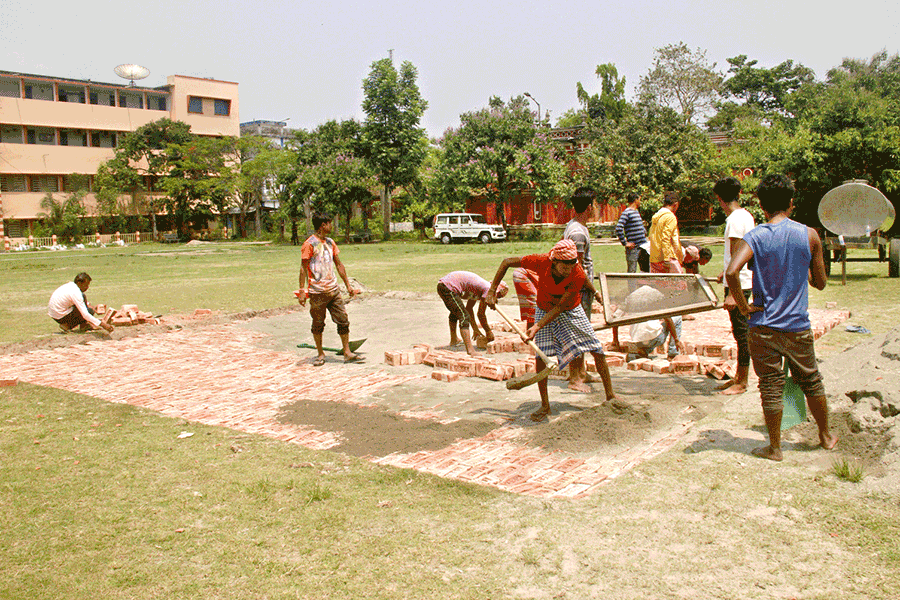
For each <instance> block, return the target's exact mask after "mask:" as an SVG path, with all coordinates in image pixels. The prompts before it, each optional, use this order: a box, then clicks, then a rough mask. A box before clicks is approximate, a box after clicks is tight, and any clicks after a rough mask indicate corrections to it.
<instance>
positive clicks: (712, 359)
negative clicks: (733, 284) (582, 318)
mask: <svg viewBox="0 0 900 600" xmlns="http://www.w3.org/2000/svg"><path fill="white" fill-rule="evenodd" d="M830 308H831V307H829V309H828V310H824V311H823V310H816V309H812V310H810V317H811V319H812V324H813V335H814V336H815V338H816V339H818V338H820V337H822V336H823V335H825V333H827V332H828V331H830V330H831V329H833V328H834V327H835V326H837V325H838V324H839V323H841V322H842V321H844V320H846V319H848V318H849V317H850V313H849V312H847V311H835V310H831V309H830ZM518 324H519V327H520V328H521V329H524V328H525V325H524V323H522V322H518ZM490 326H491V330H492V331H493V332H494V337H495V339H494V341H492V342H488V344H487V345H486V348H485V352H486V353H487V354H512V353H516V354H527V355H529V356H527V357H521V356H519V357H516V358H509V359H505V360H499V359H492V358H488V357H484V356H474V357H473V356H469V355H468V354H466V353H464V352H449V351H440V350H435V349H434V348H432V347H431V346H430V345H428V344H417V345H415V346H413V349H412V350H398V351H388V352H385V354H384V361H385V363H387V364H389V365H392V366H400V365H414V364H426V365H428V366H432V367H434V372H433V373H432V377H433V378H434V379H437V380H440V381H456V380H458V379H459V378H460V377H483V378H485V379H492V380H495V381H503V380H506V379H510V378H512V377H518V376H520V375H523V374H525V373H532V372H534V370H535V365H534V358H533V355H534V350H532V349H531V346H529V345H528V344H527V343H525V342H523V341H522V340H521V338H520V337H519V336H518V335H517V334H511V332H512V331H513V328H512V327H511V326H510V325H509V324H507V323H506V322H502V321H501V322H495V323H491V324H490ZM628 330H629V328H628V327H623V328H621V330H620V332H619V335H620V339H619V344H620V345H618V346H617V345H615V344H613V343H612V341H611V337H612V331H611V330H610V329H604V330H600V331H598V332H597V335H598V337H599V339H600V340H601V341H602V342H604V343H603V346H604V350H605V355H606V364H607V365H608V366H609V367H627V368H628V370H631V371H641V370H643V371H648V372H651V373H658V374H661V375H662V374H674V375H708V376H709V377H713V378H715V379H725V378H726V377H730V378H733V377H734V375H735V369H736V368H737V346H736V345H735V342H734V338H733V337H732V335H731V324H730V321H729V320H728V313H726V312H725V311H724V310H717V311H710V312H705V313H700V314H698V315H694V316H693V317H688V318H686V319H685V321H684V324H683V330H682V336H681V337H682V340H683V341H684V345H685V354H683V355H679V356H676V357H674V358H673V359H672V360H666V352H667V349H666V348H665V347H663V346H660V347H658V348H655V349H654V351H653V354H651V357H649V358H639V359H637V360H633V361H631V362H629V363H626V362H625V353H626V351H627V343H628V341H629V338H628ZM585 365H586V366H587V369H588V370H589V371H596V370H597V367H596V365H594V364H593V360H592V359H588V360H585ZM560 374H563V375H564V374H565V370H563V372H562V373H560Z"/></svg>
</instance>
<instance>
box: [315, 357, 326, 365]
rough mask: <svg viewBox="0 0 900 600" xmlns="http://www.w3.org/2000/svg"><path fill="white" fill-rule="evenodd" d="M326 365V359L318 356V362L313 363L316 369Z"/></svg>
mask: <svg viewBox="0 0 900 600" xmlns="http://www.w3.org/2000/svg"><path fill="white" fill-rule="evenodd" d="M324 364H325V357H324V356H317V357H316V360H314V361H313V366H314V367H321V366H322V365H324Z"/></svg>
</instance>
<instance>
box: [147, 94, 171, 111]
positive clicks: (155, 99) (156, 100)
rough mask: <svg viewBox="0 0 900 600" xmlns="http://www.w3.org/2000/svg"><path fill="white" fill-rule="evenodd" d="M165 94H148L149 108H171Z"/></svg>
mask: <svg viewBox="0 0 900 600" xmlns="http://www.w3.org/2000/svg"><path fill="white" fill-rule="evenodd" d="M168 104H169V103H168V102H167V99H166V97H165V96H150V95H148V96H147V108H149V109H150V110H169V109H168V108H167V107H168Z"/></svg>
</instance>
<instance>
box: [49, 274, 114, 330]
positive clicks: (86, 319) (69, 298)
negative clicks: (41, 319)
mask: <svg viewBox="0 0 900 600" xmlns="http://www.w3.org/2000/svg"><path fill="white" fill-rule="evenodd" d="M89 287H91V276H90V275H88V274H87V273H79V274H78V275H76V276H75V281H70V282H69V283H65V284H63V285H61V286H59V287H58V288H56V291H55V292H53V295H52V296H50V304H49V305H48V306H47V314H48V315H49V316H50V318H51V319H53V320H54V321H56V322H57V323H59V328H60V330H61V331H62V332H63V333H69V332H70V331H72V330H73V329H75V328H76V327H78V328H79V330H80V331H88V330H89V329H100V328H103V329H105V330H106V331H112V330H113V326H112V325H110V324H109V323H104V322H103V321H101V320H100V319H98V318H97V317H95V316H94V309H93V308H91V307H90V306H89V305H88V303H87V298H86V297H85V295H84V293H85V292H86V291H88V288H89Z"/></svg>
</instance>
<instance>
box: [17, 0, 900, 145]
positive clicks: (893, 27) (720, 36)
mask: <svg viewBox="0 0 900 600" xmlns="http://www.w3.org/2000/svg"><path fill="white" fill-rule="evenodd" d="M828 6H829V5H828V3H821V4H818V3H810V2H807V1H803V2H801V1H799V0H781V1H766V0H751V1H744V2H738V1H735V0H715V1H712V0H694V1H692V2H681V1H678V0H675V1H673V0H668V1H665V2H664V1H661V0H633V1H632V2H623V1H621V0H616V1H610V0H594V1H586V0H569V1H567V2H561V1H558V0H557V1H555V2H541V3H537V2H533V1H531V0H518V1H515V2H513V1H509V0H479V1H462V2H440V1H438V2H427V1H422V0H417V1H407V0H392V1H381V0H372V1H370V2H358V1H348V2H341V1H340V0H336V1H334V2H321V1H319V2H309V1H307V0H294V1H281V0H276V1H273V2H258V3H250V2H236V1H234V0H192V1H190V2H185V1H183V0H181V1H178V2H173V1H171V0H156V1H152V2H151V1H149V0H144V1H142V2H133V1H132V0H121V1H118V2H108V1H107V2H102V1H99V0H81V1H76V2H61V1H59V0H44V1H42V2H36V1H35V0H27V1H25V0H2V1H0V49H2V59H0V70H4V71H17V72H23V73H31V74H37V75H45V76H50V77H69V78H75V79H91V80H93V81H99V82H109V83H122V82H123V80H121V79H119V78H118V76H116V75H115V74H114V72H113V69H114V68H115V66H116V65H119V64H123V63H136V64H139V65H143V66H145V67H147V68H148V69H149V70H150V76H149V77H148V78H147V79H145V80H143V81H142V82H140V84H142V85H145V86H148V87H156V86H159V85H164V84H165V83H166V77H167V76H168V75H175V74H178V75H189V76H194V77H211V78H214V79H221V80H225V81H233V82H237V83H238V84H239V94H240V108H239V111H240V112H239V118H240V120H241V122H246V121H253V120H258V119H262V120H274V121H281V120H286V119H289V120H288V125H289V126H290V127H293V128H304V129H312V128H314V127H316V126H317V125H319V124H320V123H323V122H325V121H327V120H329V119H349V118H355V119H358V120H360V121H362V120H364V119H365V114H364V113H363V111H362V108H361V105H362V100H363V92H362V81H363V80H364V79H365V78H366V76H367V75H368V74H369V72H370V70H371V66H372V63H373V62H375V61H377V60H379V59H382V58H385V57H387V56H389V52H391V51H392V55H393V58H394V61H395V64H396V65H397V66H398V67H399V65H400V63H402V62H404V61H409V62H411V63H412V64H413V65H414V66H415V67H416V69H417V70H418V74H419V78H418V85H419V89H420V92H421V94H422V96H423V97H424V98H425V100H426V101H427V102H428V110H427V111H426V112H425V115H424V116H423V118H422V123H421V124H422V126H423V127H424V128H425V129H426V131H427V132H428V135H429V136H431V137H439V136H441V135H442V134H443V132H444V131H445V130H446V129H447V128H449V127H456V126H458V125H459V116H460V115H461V114H462V113H465V112H468V111H474V110H479V109H481V108H484V107H485V106H487V104H488V100H489V99H490V98H491V97H492V96H499V97H501V98H503V99H508V98H510V97H512V96H517V95H520V94H522V93H524V92H529V93H530V94H531V96H532V97H533V98H534V100H535V101H536V103H539V104H540V109H541V112H542V113H544V112H546V111H548V110H549V111H550V118H551V121H552V122H554V123H555V121H556V119H557V118H558V117H559V116H561V115H562V114H563V113H564V112H565V111H566V110H568V109H570V108H575V107H577V106H578V99H577V96H576V91H575V90H576V85H577V83H578V82H581V83H582V85H583V86H584V87H585V89H586V90H587V91H588V92H589V93H592V94H593V93H596V92H598V91H599V85H598V84H599V82H598V80H597V77H596V74H595V70H596V67H597V65H599V64H603V63H613V64H615V66H616V68H617V69H618V71H619V75H620V76H624V77H625V79H626V95H627V96H628V97H629V98H633V97H634V94H635V88H636V87H637V85H638V83H639V81H640V78H641V77H643V76H644V75H646V74H647V72H648V71H649V70H650V68H651V64H652V61H653V56H654V51H655V49H656V48H661V47H663V46H666V45H669V44H677V43H679V42H684V43H685V44H687V45H688V47H690V48H691V49H692V50H698V49H699V50H702V51H704V52H705V53H706V58H707V60H708V61H709V63H715V65H716V69H718V70H720V71H721V72H723V73H724V72H725V71H726V70H727V66H728V64H727V62H726V58H729V57H733V56H737V55H740V54H745V55H747V56H748V57H749V58H750V59H756V60H758V61H759V66H762V67H772V66H775V65H776V64H778V63H781V62H783V61H785V60H787V59H792V60H794V61H795V62H799V63H802V64H804V65H806V66H807V67H810V68H812V69H813V70H814V71H815V73H816V75H817V77H818V78H820V79H824V77H825V75H826V73H827V71H828V70H829V69H831V68H833V67H836V66H838V65H840V63H841V61H842V60H843V59H844V58H857V59H864V60H868V59H870V58H871V57H872V56H873V55H874V54H876V53H878V52H880V51H882V50H886V51H887V52H888V53H889V54H896V53H897V52H898V51H900V3H898V2H896V0H890V1H883V0H856V1H854V2H841V3H837V2H836V3H835V4H834V5H830V6H833V8H828ZM533 108H534V109H535V110H536V109H537V105H536V104H533Z"/></svg>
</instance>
